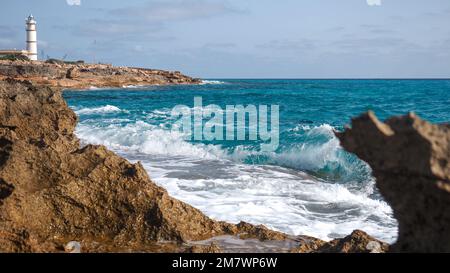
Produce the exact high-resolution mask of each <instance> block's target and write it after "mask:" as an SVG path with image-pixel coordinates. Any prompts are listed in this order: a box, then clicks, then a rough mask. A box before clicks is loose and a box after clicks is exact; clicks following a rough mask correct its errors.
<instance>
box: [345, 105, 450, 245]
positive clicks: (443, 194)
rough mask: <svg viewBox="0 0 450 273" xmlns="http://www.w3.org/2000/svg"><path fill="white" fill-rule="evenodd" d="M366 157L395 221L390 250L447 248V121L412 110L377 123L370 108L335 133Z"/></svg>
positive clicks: (449, 144) (449, 213) (449, 240)
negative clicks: (394, 239)
mask: <svg viewBox="0 0 450 273" xmlns="http://www.w3.org/2000/svg"><path fill="white" fill-rule="evenodd" d="M337 136H338V137H339V139H340V140H341V143H342V146H343V147H344V148H345V149H346V150H348V151H349V152H352V153H355V154H356V155H357V156H359V157H360V158H361V159H362V160H364V161H366V162H368V163H369V164H370V166H371V167H372V169H373V174H374V176H375V177H376V179H377V186H378V188H379V190H380V192H381V193H382V194H383V196H384V197H385V199H386V201H387V202H388V203H389V204H390V205H391V206H392V208H393V210H394V216H395V218H396V219H397V220H398V223H399V237H398V241H397V243H396V244H394V245H393V246H392V248H391V250H392V251H394V252H450V232H449V231H450V209H449V208H450V126H449V125H444V124H443V125H433V124H430V123H428V122H426V121H423V120H421V119H420V118H419V117H417V116H416V115H415V114H409V115H407V116H403V117H395V118H391V119H389V120H387V121H386V122H384V123H383V122H380V121H379V120H378V119H377V118H376V117H375V115H374V114H373V113H371V112H369V113H367V114H364V115H362V116H361V117H358V118H356V119H354V120H353V121H352V128H351V129H347V130H346V131H345V132H343V133H337Z"/></svg>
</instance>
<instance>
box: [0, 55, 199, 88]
mask: <svg viewBox="0 0 450 273" xmlns="http://www.w3.org/2000/svg"><path fill="white" fill-rule="evenodd" d="M6 78H14V79H17V80H28V81H31V82H32V83H34V84H36V85H44V86H50V87H61V88H72V89H85V88H89V87H93V86H94V87H123V86H129V85H167V84H198V83H200V82H201V81H200V80H199V79H194V78H191V77H188V76H185V75H183V74H181V73H180V72H178V71H173V72H172V71H164V70H156V69H144V68H131V67H115V66H112V65H107V64H85V63H64V62H62V61H53V62H52V61H50V62H42V61H39V62H28V61H1V60H0V80H2V79H6Z"/></svg>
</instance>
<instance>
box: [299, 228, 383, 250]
mask: <svg viewBox="0 0 450 273" xmlns="http://www.w3.org/2000/svg"><path fill="white" fill-rule="evenodd" d="M388 250H389V245H388V244H386V243H383V242H381V241H379V240H377V239H375V238H373V237H371V236H369V235H368V234H367V233H365V232H363V231H360V230H355V231H353V232H352V234H351V235H349V236H347V237H345V238H342V239H335V240H332V241H330V242H325V241H322V240H318V239H314V238H312V239H310V240H309V242H305V243H303V244H302V245H301V246H300V247H298V248H295V249H293V250H292V251H291V252H294V253H384V252H387V251H388Z"/></svg>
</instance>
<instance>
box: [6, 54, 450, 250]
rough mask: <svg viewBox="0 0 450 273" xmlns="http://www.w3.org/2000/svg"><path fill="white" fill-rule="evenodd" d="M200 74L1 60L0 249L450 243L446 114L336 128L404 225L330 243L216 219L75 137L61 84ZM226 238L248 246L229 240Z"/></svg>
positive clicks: (159, 80) (176, 79) (367, 118)
mask: <svg viewBox="0 0 450 273" xmlns="http://www.w3.org/2000/svg"><path fill="white" fill-rule="evenodd" d="M89 67H90V68H89ZM84 69H87V70H88V71H85V70H84ZM155 71H157V72H155ZM116 72H119V74H115V73H116ZM141 73H142V75H141ZM144 74H145V75H144ZM199 82H200V81H199V80H197V79H193V78H190V77H187V76H184V75H182V74H181V73H178V72H176V73H175V72H165V71H159V70H142V69H134V68H113V67H111V66H105V67H103V66H100V65H86V64H70V65H68V64H64V65H62V64H51V63H50V64H44V63H40V64H35V63H33V64H32V63H26V62H15V63H8V62H6V61H2V62H0V252H65V251H66V252H67V251H68V250H67V246H68V244H70V242H76V243H77V244H79V245H80V246H81V251H82V252H195V253H204V252H209V253H215V252H245V251H250V252H251V251H255V250H256V249H260V251H263V252H292V253H309V252H319V253H324V252H327V253H329V252H342V253H354V252H358V253H361V252H367V253H368V252H373V253H381V252H387V251H395V252H400V251H406V252H408V251H416V252H417V251H419V252H432V251H449V250H450V249H448V247H449V246H450V244H449V240H450V237H449V235H448V232H447V231H448V227H449V226H450V213H449V212H448V210H446V207H447V204H448V203H449V202H450V195H449V194H450V186H449V185H450V182H449V180H450V163H449V161H448V159H449V158H450V144H449V142H450V127H449V126H448V125H431V124H429V123H427V122H425V121H422V120H420V119H419V118H418V117H416V116H415V115H412V114H411V115H408V116H405V117H400V118H393V119H390V120H388V121H387V122H386V123H382V122H380V121H378V120H377V119H376V117H375V116H374V115H373V114H372V113H368V114H365V115H363V116H361V117H359V118H357V119H355V120H354V121H353V126H352V129H348V130H346V131H345V132H342V133H337V136H338V137H339V138H340V140H341V142H342V145H343V147H344V148H345V149H347V150H348V151H350V152H353V153H355V154H356V155H358V156H359V157H360V158H362V159H363V160H365V161H367V162H368V163H369V164H370V165H371V166H372V168H373V170H374V175H375V177H376V178H377V185H378V187H379V188H380V191H381V193H382V194H383V196H384V197H385V198H386V200H387V201H388V202H389V203H390V204H391V205H392V207H393V209H394V213H395V217H396V218H397V219H398V221H399V225H400V231H399V232H400V234H399V240H398V242H397V243H396V244H394V245H393V246H389V245H388V244H386V243H383V242H380V241H378V240H376V239H374V238H372V237H370V236H369V235H368V234H366V233H364V232H363V231H354V232H353V233H352V234H351V235H349V236H347V237H345V238H343V239H336V240H333V241H331V242H325V241H322V240H319V239H316V238H311V237H307V236H290V235H287V234H284V233H280V232H276V231H272V230H269V229H267V228H266V227H264V226H255V225H252V224H249V223H244V222H242V223H239V224H230V223H225V222H218V221H214V220H212V219H210V218H208V217H207V216H205V215H204V214H203V213H202V212H200V211H199V210H197V209H195V208H193V207H192V206H190V205H188V204H186V203H183V202H181V201H179V200H176V199H174V198H172V197H170V196H169V194H168V193H167V191H166V190H165V189H163V188H161V187H159V186H157V185H156V184H155V183H154V182H152V181H151V179H150V178H149V176H148V174H147V172H146V171H145V170H144V168H143V167H142V165H141V164H140V163H136V164H132V163H130V162H128V161H127V160H125V159H123V158H121V157H119V156H118V155H116V154H115V153H113V152H111V151H109V150H108V149H107V148H105V147H103V146H96V145H87V146H84V147H82V146H80V143H79V140H78V138H77V137H76V136H75V134H74V129H75V126H76V124H77V116H76V115H75V113H74V112H73V111H72V110H71V109H70V108H69V107H68V106H67V104H66V102H65V101H64V99H63V97H62V91H61V90H62V89H64V88H87V87H90V86H92V85H95V86H97V87H121V86H124V85H136V84H139V85H141V84H142V85H150V84H197V83H199ZM233 240H234V241H236V240H239V241H243V242H241V243H240V245H246V244H247V245H248V247H247V248H235V247H233V244H232V243H229V242H230V241H233ZM69 252H70V250H69Z"/></svg>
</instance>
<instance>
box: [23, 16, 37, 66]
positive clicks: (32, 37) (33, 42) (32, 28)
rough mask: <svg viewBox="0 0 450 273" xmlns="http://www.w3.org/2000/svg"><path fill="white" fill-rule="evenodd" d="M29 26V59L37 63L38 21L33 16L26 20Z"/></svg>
mask: <svg viewBox="0 0 450 273" xmlns="http://www.w3.org/2000/svg"><path fill="white" fill-rule="evenodd" d="M26 24H27V52H28V58H30V60H32V61H37V59H38V53H37V52H38V51H37V32H36V20H34V17H33V15H30V16H28V18H27V19H26Z"/></svg>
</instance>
